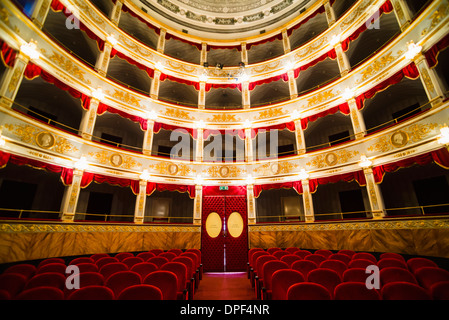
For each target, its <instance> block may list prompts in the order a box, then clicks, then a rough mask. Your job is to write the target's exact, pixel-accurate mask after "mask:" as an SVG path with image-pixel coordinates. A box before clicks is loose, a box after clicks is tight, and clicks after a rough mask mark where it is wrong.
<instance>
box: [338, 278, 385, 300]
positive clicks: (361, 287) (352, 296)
mask: <svg viewBox="0 0 449 320" xmlns="http://www.w3.org/2000/svg"><path fill="white" fill-rule="evenodd" d="M334 299H335V300H381V296H380V293H379V292H378V291H377V290H376V289H368V288H367V287H366V284H365V283H361V282H342V283H340V284H339V285H337V286H336V287H335V290H334Z"/></svg>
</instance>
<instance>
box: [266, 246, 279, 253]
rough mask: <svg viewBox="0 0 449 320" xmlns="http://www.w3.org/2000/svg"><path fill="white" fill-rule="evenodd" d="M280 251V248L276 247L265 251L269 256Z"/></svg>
mask: <svg viewBox="0 0 449 320" xmlns="http://www.w3.org/2000/svg"><path fill="white" fill-rule="evenodd" d="M281 250H282V249H281V248H278V247H271V248H268V249H267V252H268V253H269V254H273V253H274V252H276V251H281Z"/></svg>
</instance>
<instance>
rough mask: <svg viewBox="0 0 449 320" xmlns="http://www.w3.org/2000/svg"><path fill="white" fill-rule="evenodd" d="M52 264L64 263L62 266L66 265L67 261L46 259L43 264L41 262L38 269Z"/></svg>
mask: <svg viewBox="0 0 449 320" xmlns="http://www.w3.org/2000/svg"><path fill="white" fill-rule="evenodd" d="M50 263H62V264H65V261H64V259H62V258H47V259H44V260H42V261H41V262H39V264H38V265H37V269H39V268H40V267H42V266H45V265H46V264H50Z"/></svg>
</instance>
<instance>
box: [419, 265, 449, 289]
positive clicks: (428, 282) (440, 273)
mask: <svg viewBox="0 0 449 320" xmlns="http://www.w3.org/2000/svg"><path fill="white" fill-rule="evenodd" d="M415 277H416V280H418V283H419V284H420V285H421V286H422V287H423V288H426V289H428V290H430V287H432V285H434V284H435V283H438V282H443V281H449V271H447V270H444V269H441V268H438V267H422V268H419V269H417V270H416V272H415Z"/></svg>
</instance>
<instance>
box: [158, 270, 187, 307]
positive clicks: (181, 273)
mask: <svg viewBox="0 0 449 320" xmlns="http://www.w3.org/2000/svg"><path fill="white" fill-rule="evenodd" d="M161 270H164V271H171V272H173V273H174V274H176V278H177V279H178V300H184V299H187V298H189V297H188V295H187V296H186V295H185V291H187V288H188V281H187V267H186V266H185V265H184V264H182V263H181V262H167V263H166V264H164V265H163V266H162V267H161Z"/></svg>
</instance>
